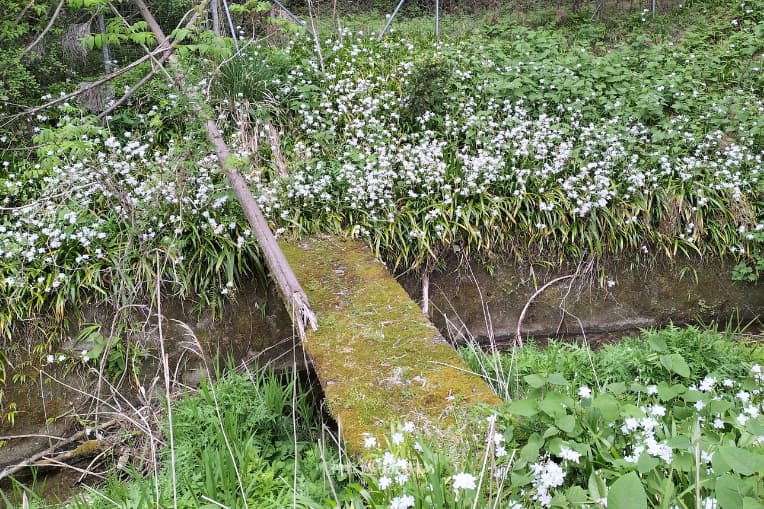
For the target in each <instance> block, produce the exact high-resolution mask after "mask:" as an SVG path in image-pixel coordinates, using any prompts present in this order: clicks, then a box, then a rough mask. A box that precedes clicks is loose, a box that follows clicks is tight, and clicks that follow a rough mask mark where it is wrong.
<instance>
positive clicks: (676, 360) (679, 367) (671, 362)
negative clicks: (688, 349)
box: [660, 353, 690, 378]
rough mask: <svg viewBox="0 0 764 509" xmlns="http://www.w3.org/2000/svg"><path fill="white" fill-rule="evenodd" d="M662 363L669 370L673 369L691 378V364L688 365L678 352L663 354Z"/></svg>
mask: <svg viewBox="0 0 764 509" xmlns="http://www.w3.org/2000/svg"><path fill="white" fill-rule="evenodd" d="M660 359H661V364H663V366H664V367H665V368H666V369H668V370H669V371H673V372H674V373H676V374H677V375H679V376H681V377H684V378H689V377H690V366H688V365H687V362H686V361H685V360H684V357H682V356H681V355H679V354H678V353H672V354H669V355H661V357H660Z"/></svg>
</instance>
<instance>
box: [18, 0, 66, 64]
mask: <svg viewBox="0 0 764 509" xmlns="http://www.w3.org/2000/svg"><path fill="white" fill-rule="evenodd" d="M63 6H64V0H61V1H60V2H59V3H58V6H57V7H56V10H55V11H54V12H53V16H51V18H50V21H48V24H47V25H46V26H45V28H44V29H43V31H42V32H40V35H38V36H37V39H35V40H34V41H32V44H30V45H29V46H27V47H26V48H24V51H22V52H21V56H19V58H21V57H23V56H24V55H26V54H27V53H29V52H30V51H32V50H33V49H34V47H35V46H37V45H38V44H40V41H42V39H43V37H45V35H46V34H47V33H48V32H49V31H50V29H51V28H53V23H55V22H56V19H58V15H59V14H60V13H61V8H62V7H63Z"/></svg>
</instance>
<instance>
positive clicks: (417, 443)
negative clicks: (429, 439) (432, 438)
mask: <svg viewBox="0 0 764 509" xmlns="http://www.w3.org/2000/svg"><path fill="white" fill-rule="evenodd" d="M414 450H415V451H416V452H422V451H424V449H423V448H422V445H421V444H420V443H419V442H414Z"/></svg>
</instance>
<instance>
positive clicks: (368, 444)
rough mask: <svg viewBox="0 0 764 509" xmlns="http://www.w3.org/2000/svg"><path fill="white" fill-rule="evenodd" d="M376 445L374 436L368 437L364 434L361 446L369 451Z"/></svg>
mask: <svg viewBox="0 0 764 509" xmlns="http://www.w3.org/2000/svg"><path fill="white" fill-rule="evenodd" d="M376 445H377V438H376V437H375V436H374V435H369V434H368V433H364V436H363V446H364V447H365V448H367V449H371V448H372V447H376Z"/></svg>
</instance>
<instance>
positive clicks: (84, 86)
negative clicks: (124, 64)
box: [77, 81, 114, 113]
mask: <svg viewBox="0 0 764 509" xmlns="http://www.w3.org/2000/svg"><path fill="white" fill-rule="evenodd" d="M78 89H79V90H83V92H82V93H81V94H80V95H79V96H78V97H77V101H78V102H79V103H80V105H82V106H83V107H85V108H87V109H88V110H89V111H90V112H91V113H100V112H102V111H103V110H105V109H106V107H107V106H108V105H109V102H110V101H111V100H112V99H114V88H113V87H112V86H111V85H109V84H108V83H107V84H103V85H99V86H97V87H91V83H90V82H88V81H83V82H82V83H80V84H79V87H78Z"/></svg>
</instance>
